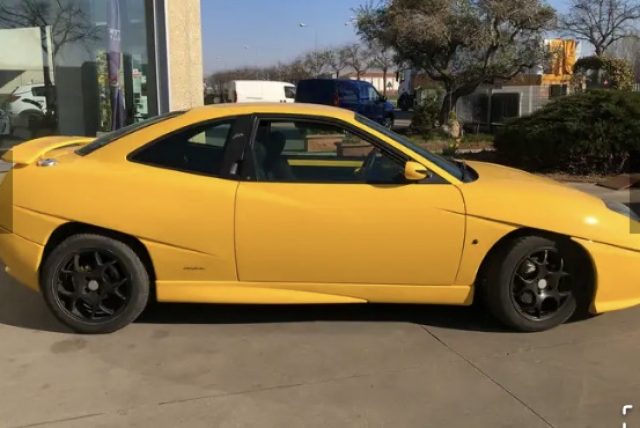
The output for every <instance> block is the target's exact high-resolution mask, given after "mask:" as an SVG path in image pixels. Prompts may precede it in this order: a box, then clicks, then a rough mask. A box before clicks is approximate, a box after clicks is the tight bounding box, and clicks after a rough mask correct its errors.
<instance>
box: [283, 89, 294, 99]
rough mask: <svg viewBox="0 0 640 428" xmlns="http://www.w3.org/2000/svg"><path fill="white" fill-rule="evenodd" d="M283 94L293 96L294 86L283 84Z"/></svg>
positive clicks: (288, 96) (287, 96)
mask: <svg viewBox="0 0 640 428" xmlns="http://www.w3.org/2000/svg"><path fill="white" fill-rule="evenodd" d="M284 96H285V98H291V99H293V98H295V97H296V88H294V87H291V86H285V87H284Z"/></svg>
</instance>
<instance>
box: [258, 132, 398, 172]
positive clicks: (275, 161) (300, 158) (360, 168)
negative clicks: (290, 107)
mask: <svg viewBox="0 0 640 428" xmlns="http://www.w3.org/2000/svg"><path fill="white" fill-rule="evenodd" d="M253 155H254V160H255V165H256V177H257V179H258V180H259V181H270V182H304V183H371V184H397V183H401V182H404V162H403V160H402V159H400V158H399V157H396V156H395V155H393V154H390V153H387V152H386V151H384V150H381V149H379V148H377V147H376V146H374V145H373V144H371V143H370V142H368V141H367V140H365V139H363V138H362V137H360V136H359V135H356V134H354V133H352V132H350V131H348V130H346V129H344V128H342V127H339V126H336V125H333V124H325V123H320V122H314V121H304V120H299V121H298V120H262V121H260V124H259V126H258V131H257V134H256V138H255V141H254V144H253Z"/></svg>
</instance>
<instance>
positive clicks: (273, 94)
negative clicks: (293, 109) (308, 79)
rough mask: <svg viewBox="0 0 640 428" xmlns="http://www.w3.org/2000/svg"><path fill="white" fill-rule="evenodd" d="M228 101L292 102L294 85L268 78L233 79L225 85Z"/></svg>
mask: <svg viewBox="0 0 640 428" xmlns="http://www.w3.org/2000/svg"><path fill="white" fill-rule="evenodd" d="M224 98H225V102H228V103H292V102H294V101H295V98H296V87H295V85H293V84H291V83H287V82H271V81H268V80H234V81H232V82H229V83H227V84H226V85H225V90H224Z"/></svg>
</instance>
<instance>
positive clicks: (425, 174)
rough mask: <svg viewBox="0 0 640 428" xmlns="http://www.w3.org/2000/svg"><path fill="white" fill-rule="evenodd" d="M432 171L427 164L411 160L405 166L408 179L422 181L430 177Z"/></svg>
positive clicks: (405, 176) (405, 175) (405, 174)
mask: <svg viewBox="0 0 640 428" xmlns="http://www.w3.org/2000/svg"><path fill="white" fill-rule="evenodd" d="M429 176H430V173H429V170H428V169H427V167H426V166H424V165H422V164H420V163H418V162H414V161H409V162H407V163H406V164H405V166H404V178H405V179H406V180H407V181H422V180H425V179H427V178H429Z"/></svg>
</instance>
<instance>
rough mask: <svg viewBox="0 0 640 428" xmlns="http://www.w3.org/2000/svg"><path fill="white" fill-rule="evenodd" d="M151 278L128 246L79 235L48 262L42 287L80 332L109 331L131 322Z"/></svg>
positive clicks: (47, 298)
mask: <svg viewBox="0 0 640 428" xmlns="http://www.w3.org/2000/svg"><path fill="white" fill-rule="evenodd" d="M149 282H150V281H149V274H148V272H147V270H146V268H145V266H144V264H143V263H142V261H141V260H140V257H139V256H138V255H137V254H136V252H135V251H133V250H132V249H131V248H130V247H129V246H128V245H126V244H125V243H123V242H121V241H118V240H115V239H112V238H108V237H106V236H101V235H90V234H83V235H75V236H72V237H70V238H68V239H66V240H65V241H63V242H62V243H61V244H60V245H58V246H57V247H56V248H55V249H54V250H53V251H52V252H51V254H49V256H48V257H47V258H46V260H45V262H44V265H43V269H42V272H41V288H42V292H43V295H44V298H45V301H46V302H47V304H48V306H49V307H50V308H51V310H52V311H53V313H54V315H55V316H56V317H57V318H58V319H59V320H60V321H62V322H63V323H64V324H66V325H67V326H69V327H71V329H73V330H74V331H76V332H78V333H87V334H99V333H111V332H114V331H116V330H119V329H121V328H123V327H125V326H126V325H128V324H130V323H131V322H133V321H134V320H135V319H136V318H138V316H139V315H140V314H141V313H142V311H143V310H144V308H145V307H146V305H147V301H148V299H149V288H150V286H149Z"/></svg>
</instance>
